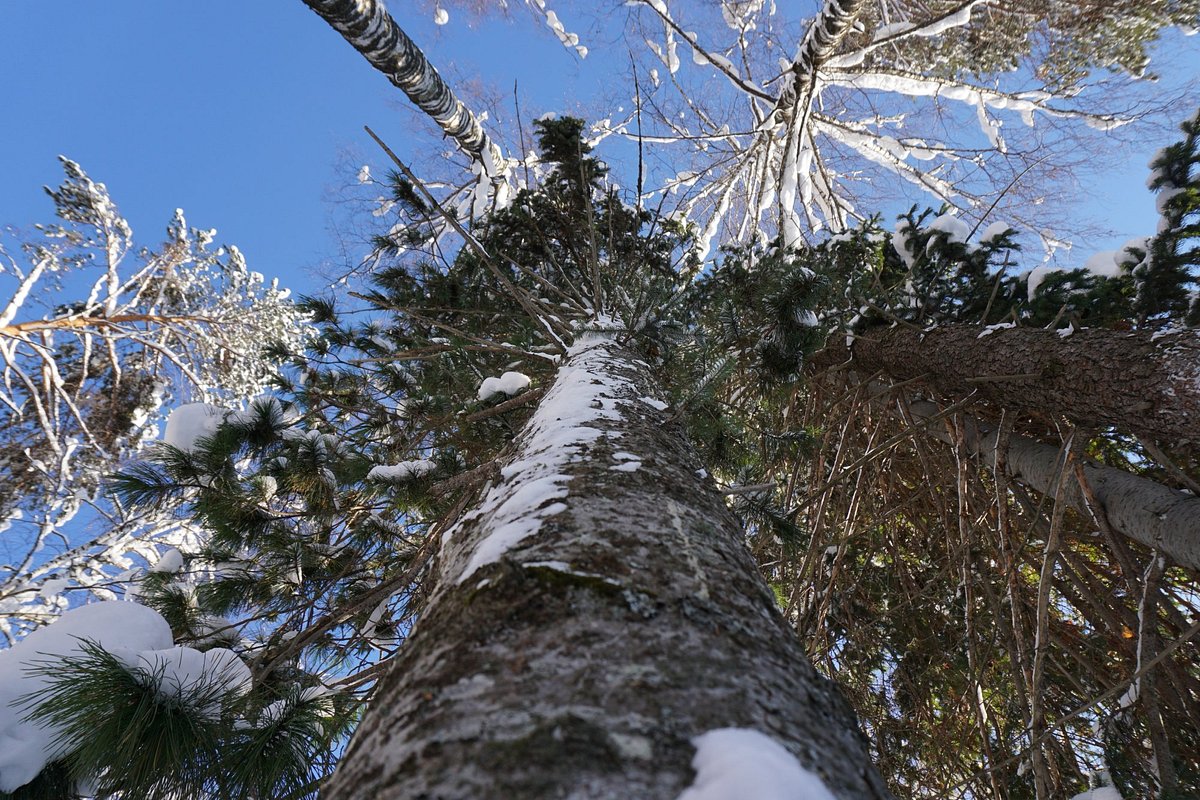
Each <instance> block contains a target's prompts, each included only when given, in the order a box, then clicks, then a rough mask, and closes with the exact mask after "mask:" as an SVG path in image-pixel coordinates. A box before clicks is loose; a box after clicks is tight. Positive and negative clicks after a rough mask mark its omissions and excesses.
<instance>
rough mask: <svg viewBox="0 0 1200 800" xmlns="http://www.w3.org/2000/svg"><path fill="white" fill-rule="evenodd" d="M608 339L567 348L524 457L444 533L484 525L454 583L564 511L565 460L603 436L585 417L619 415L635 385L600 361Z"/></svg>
mask: <svg viewBox="0 0 1200 800" xmlns="http://www.w3.org/2000/svg"><path fill="white" fill-rule="evenodd" d="M607 342H609V337H608V336H597V335H584V336H581V337H580V340H579V341H578V342H577V343H576V344H575V345H574V346H572V348H571V349H570V351H569V352H568V356H567V362H566V364H564V365H563V366H562V367H561V368H560V369H559V371H558V377H557V378H556V380H555V382H554V385H553V386H552V387H551V388H550V390H549V391H548V392H547V393H546V396H545V398H543V400H542V402H541V403H540V404H539V405H538V409H537V411H536V412H534V415H533V417H532V418H531V419H530V420H529V424H528V425H527V427H526V428H525V431H524V432H523V434H522V435H523V436H524V437H526V439H527V443H526V446H525V447H523V448H522V454H523V456H524V457H523V458H521V459H520V460H518V461H515V462H513V463H511V464H509V465H508V466H506V467H504V468H503V469H502V470H501V471H500V474H501V478H502V480H501V482H500V483H499V484H497V485H495V486H493V487H491V488H490V489H489V490H488V493H487V496H486V497H485V498H484V501H483V503H482V504H481V505H480V506H479V508H478V510H476V511H474V512H472V513H470V514H468V515H467V516H466V517H464V518H463V520H462V521H461V522H459V523H458V524H457V525H456V526H455V527H454V528H453V529H451V530H450V531H447V534H446V539H445V542H446V543H449V542H451V541H453V539H454V537H455V535H456V533H457V532H458V531H459V530H460V529H461V527H462V525H463V524H464V523H466V522H469V521H471V520H474V519H478V518H482V519H483V520H484V522H483V525H484V526H486V530H487V535H486V536H485V537H484V538H483V540H482V541H480V542H479V543H478V544H477V545H476V546H475V548H474V552H473V553H472V554H471V556H470V558H469V559H468V560H467V563H466V566H465V567H464V568H463V569H462V571H461V572H460V573H459V575H458V578H457V580H456V582H457V583H460V584H461V583H462V582H463V581H465V580H467V579H468V578H470V577H471V576H472V575H473V574H475V571H476V570H478V569H479V568H480V567H482V566H484V565H485V564H491V563H493V562H495V561H498V560H499V559H500V558H501V557H502V556H504V554H505V553H507V552H508V551H510V550H512V549H513V548H514V547H516V546H518V545H519V544H520V543H521V542H523V541H525V540H526V539H528V538H529V537H531V536H533V535H534V534H535V533H537V532H538V530H540V529H541V526H542V521H543V520H545V519H546V518H548V517H552V516H554V515H555V514H559V513H562V512H563V511H565V510H566V508H567V506H566V504H565V503H563V502H562V500H564V499H565V498H566V497H567V482H568V480H569V478H568V476H567V475H566V473H565V467H566V465H567V464H570V463H571V462H573V461H578V460H579V459H581V458H582V457H583V451H584V448H585V446H586V445H588V444H590V443H591V442H594V441H596V440H597V439H600V438H601V437H603V436H604V432H603V431H601V430H599V429H598V428H595V427H592V425H591V423H594V422H597V421H599V420H612V419H618V418H620V412H619V411H618V410H617V408H616V401H617V398H619V397H628V396H630V395H631V393H632V391H633V387H632V384H630V383H629V382H628V381H626V380H624V379H622V378H619V377H613V370H612V369H611V368H610V367H609V366H608V365H607V364H605V363H604V362H605V361H607V360H610V359H611V358H612V355H611V354H610V353H609V352H608V348H607V347H606V346H605V344H606V343H607ZM522 377H523V376H522ZM481 394H482V388H481Z"/></svg>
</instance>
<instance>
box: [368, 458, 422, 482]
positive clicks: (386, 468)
mask: <svg viewBox="0 0 1200 800" xmlns="http://www.w3.org/2000/svg"><path fill="white" fill-rule="evenodd" d="M436 468H437V465H436V464H434V463H433V462H432V461H430V460H429V459H427V458H420V459H417V460H415V461H401V462H400V463H399V464H380V465H378V466H375V467H371V471H370V472H368V473H367V480H374V481H389V482H393V483H402V482H404V481H411V480H414V479H416V478H421V477H424V476H425V475H428V474H429V473H431V472H433V471H434V469H436Z"/></svg>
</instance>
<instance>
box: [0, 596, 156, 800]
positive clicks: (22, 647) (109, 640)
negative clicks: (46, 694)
mask: <svg viewBox="0 0 1200 800" xmlns="http://www.w3.org/2000/svg"><path fill="white" fill-rule="evenodd" d="M83 638H87V639H88V640H90V641H93V642H95V643H97V644H98V645H100V646H101V647H103V648H105V649H109V650H111V649H117V648H126V649H128V650H133V651H138V650H157V649H160V648H167V647H170V646H171V641H172V638H171V626H170V625H168V624H167V622H166V620H164V619H163V618H162V617H161V616H160V615H159V614H158V612H157V611H154V610H153V609H151V608H147V607H146V606H140V605H137V604H136V603H127V602H124V601H120V600H110V601H106V602H102V603H93V604H91V605H86V606H80V607H78V608H73V609H71V610H69V611H67V612H66V613H64V614H63V615H62V616H61V617H59V619H58V621H56V622H54V623H53V624H50V625H47V626H45V627H43V628H38V629H37V630H35V631H34V632H33V633H31V634H29V635H28V636H26V637H25V638H24V639H22V640H21V641H20V642H17V644H16V645H15V646H14V647H12V648H10V649H8V650H0V792H15V791H16V790H17V789H18V788H20V787H21V786H24V785H25V784H27V783H29V781H31V780H33V779H34V778H35V777H37V774H38V773H39V772H41V771H42V768H43V767H45V766H46V764H48V763H49V762H51V761H53V760H54V759H55V758H57V757H59V756H60V755H62V752H61V751H60V750H59V749H58V748H56V747H55V746H54V744H53V740H54V737H55V733H56V731H55V729H53V728H47V727H44V726H43V725H41V724H40V723H37V722H27V721H25V720H24V719H23V716H24V714H25V713H27V708H26V706H24V705H23V704H22V701H23V698H25V697H26V696H28V695H29V694H31V693H33V692H37V691H39V690H41V689H43V688H44V687H45V685H46V679H45V677H43V676H42V675H41V674H40V673H38V672H35V671H33V670H35V669H36V668H37V667H39V666H45V665H52V664H54V663H56V662H61V661H62V660H63V659H64V658H70V657H73V656H78V655H80V654H81V652H82V651H81V649H80V641H81V639H83Z"/></svg>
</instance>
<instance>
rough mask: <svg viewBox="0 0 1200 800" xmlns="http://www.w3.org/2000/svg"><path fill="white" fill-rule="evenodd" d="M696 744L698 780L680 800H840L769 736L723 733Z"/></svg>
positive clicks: (745, 730)
mask: <svg viewBox="0 0 1200 800" xmlns="http://www.w3.org/2000/svg"><path fill="white" fill-rule="evenodd" d="M692 744H693V745H694V746H695V747H696V755H695V756H693V757H692V768H693V769H694V770H696V779H695V780H694V781H693V782H692V785H691V786H690V787H688V788H687V789H685V790H684V792H683V794H681V795H679V797H678V798H677V800H743V798H754V800H835V798H834V796H833V794H832V793H831V792H830V791H829V789H828V788H826V786H825V782H824V781H822V780H821V779H820V777H818V776H817V775H816V774H814V773H812V772H809V771H808V770H807V769H805V768H804V767H802V766H801V765H800V762H799V761H797V760H796V757H795V756H794V755H792V754H791V753H790V752H789V751H788V750H787V749H786V748H785V747H784V746H783V745H781V744H780V743H779V742H777V741H776V740H775V739H773V738H771V737H770V736H767V735H766V734H765V733H760V732H758V731H756V730H751V729H750V728H719V729H717V730H712V731H708V732H707V733H704V734H701V735H700V736H697V737H695V738H694V739H692Z"/></svg>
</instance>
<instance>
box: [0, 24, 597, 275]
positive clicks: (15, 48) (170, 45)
mask: <svg viewBox="0 0 1200 800" xmlns="http://www.w3.org/2000/svg"><path fill="white" fill-rule="evenodd" d="M4 5H5V7H4V9H3V11H2V12H0V75H4V76H5V80H4V83H3V88H2V89H0V98H2V101H0V107H2V108H3V109H4V121H3V123H2V124H0V224H12V225H18V226H22V227H27V226H29V225H31V224H33V223H36V222H50V221H52V213H53V206H52V204H51V203H50V200H49V198H47V197H46V196H45V194H44V193H43V192H42V190H41V187H42V186H43V185H51V186H55V185H57V184H58V183H59V182H60V180H61V176H62V173H61V170H60V168H59V165H58V161H57V156H58V155H59V154H60V153H61V154H63V155H66V156H68V157H69V158H71V159H73V160H75V161H77V162H79V163H80V164H81V165H82V166H83V168H84V169H85V170H87V171H88V173H89V175H91V177H92V178H93V179H96V180H101V181H103V182H105V183H106V184H107V185H108V188H109V191H110V192H111V193H112V194H113V197H114V199H115V200H116V201H117V203H118V204H119V205H120V207H121V209H122V211H123V212H124V213H125V215H126V216H127V217H128V218H129V219H130V222H131V223H132V225H133V226H134V232H135V234H136V236H137V238H138V239H139V241H140V242H141V243H143V244H157V243H158V242H160V241H161V239H162V237H163V232H164V230H165V227H166V224H167V223H168V222H169V221H170V218H171V214H172V212H173V210H174V209H175V208H176V207H180V208H183V209H184V211H185V212H186V214H187V217H188V221H189V222H190V223H191V224H193V225H196V226H198V227H203V228H209V227H215V228H217V229H218V233H219V237H218V238H219V241H222V242H228V243H233V244H237V245H238V246H239V247H241V249H242V250H243V252H244V253H245V254H246V256H247V259H248V260H249V262H250V265H251V268H253V269H256V270H258V271H260V272H263V273H265V274H266V275H267V276H268V277H280V278H281V279H282V280H281V282H282V283H284V285H291V286H296V287H297V288H301V289H306V288H307V289H309V290H311V289H312V287H313V284H311V283H310V282H309V280H308V278H307V277H306V275H305V271H306V270H308V269H309V268H311V267H314V266H317V265H318V264H319V263H320V262H321V261H322V259H324V258H328V257H332V258H337V257H339V256H338V245H337V244H336V242H335V240H334V239H333V237H331V236H330V233H329V231H328V219H329V216H330V213H331V211H333V210H334V209H333V208H332V206H331V205H330V203H329V202H327V201H326V199H325V198H326V197H327V196H328V195H329V194H330V193H333V192H336V190H337V189H338V188H339V187H342V186H344V185H346V184H347V183H348V182H352V181H353V179H354V168H353V165H354V164H355V163H356V162H357V163H361V162H363V161H365V160H370V161H373V162H374V163H379V161H380V159H379V158H378V157H377V156H376V154H375V152H374V150H373V145H370V144H369V142H368V140H367V139H366V136H365V134H364V133H363V131H362V126H363V125H365V124H366V125H370V126H371V127H372V128H373V129H375V130H376V131H378V132H379V133H381V135H383V136H384V138H385V139H387V140H388V141H389V142H390V143H391V144H392V145H393V146H394V147H395V148H396V149H397V150H398V151H399V152H401V154H402V155H408V154H409V153H410V152H411V146H412V145H411V141H410V138H411V137H407V136H406V132H405V126H406V125H409V124H411V123H412V119H413V118H412V117H411V116H410V115H408V114H405V113H403V112H402V110H401V108H400V105H401V104H402V103H403V102H404V97H403V95H401V94H400V92H399V91H398V90H396V89H394V88H393V87H392V86H391V85H390V84H388V82H387V81H386V79H384V78H383V77H382V76H381V75H379V74H378V73H376V72H375V71H374V70H373V69H372V68H371V67H370V66H369V65H368V64H367V63H366V61H364V60H363V58H362V57H361V56H359V55H358V54H357V53H356V52H354V51H353V49H351V47H350V46H349V45H348V44H346V42H345V41H343V40H342V38H341V37H340V36H338V35H337V34H336V33H335V32H334V31H333V30H332V29H331V28H329V26H328V25H326V24H325V23H324V21H322V20H321V19H320V18H319V17H317V16H316V15H315V14H313V13H312V12H311V11H309V10H308V9H307V8H306V7H305V6H304V5H303V4H302V3H301V2H299V0H269V1H268V0H190V1H188V2H185V1H184V0H157V1H156V2H147V0H138V1H137V2H135V1H134V0H103V2H97V0H59V1H58V2H51V3H40V2H38V3H35V2H19V3H5V4H4ZM406 5H407V4H406V3H397V2H393V3H392V7H394V8H395V9H397V10H398V11H400V12H401V13H403V11H404V10H405V6H406ZM401 22H402V24H403V25H404V26H405V28H406V30H408V31H409V32H410V33H411V34H412V35H413V36H414V37H415V38H417V39H418V41H419V42H420V43H421V44H422V46H423V47H424V48H425V49H426V51H427V53H428V55H429V56H430V58H431V59H433V60H434V61H435V63H437V64H438V66H439V67H440V68H442V70H443V72H444V73H446V74H447V75H448V76H450V75H454V76H455V77H457V78H459V79H460V80H470V79H474V78H476V77H478V76H477V75H476V74H474V73H473V71H474V70H478V69H480V68H489V67H494V66H495V65H496V63H497V62H496V58H495V54H496V52H497V51H498V49H499V45H502V44H503V43H504V42H506V41H507V40H509V39H511V37H513V36H516V35H520V36H522V38H523V39H528V40H529V41H527V42H523V44H522V47H521V48H519V49H512V50H509V51H508V52H506V53H505V55H504V58H503V62H502V72H500V73H497V75H496V83H497V84H498V85H499V86H501V87H503V91H506V92H507V94H508V95H509V96H511V92H512V85H513V81H514V80H520V82H521V83H520V85H521V87H522V94H524V93H525V91H526V90H527V89H533V88H536V87H537V86H540V87H541V89H542V90H547V89H548V88H549V85H548V84H543V81H544V80H545V79H546V78H548V77H553V78H554V82H555V83H566V84H570V83H572V82H573V81H575V80H577V79H578V70H577V65H578V63H579V62H578V59H577V58H573V57H572V56H571V55H570V54H568V53H567V52H566V51H565V50H564V49H563V48H562V46H561V45H560V44H559V43H558V42H557V41H556V40H554V39H553V38H551V37H550V36H548V35H541V33H540V32H537V31H536V28H535V27H534V24H533V21H532V20H531V19H529V18H528V17H527V16H525V15H523V16H519V17H518V18H517V19H514V20H513V21H512V22H511V23H509V22H504V21H494V22H487V23H485V24H484V25H483V26H482V27H481V28H478V29H468V28H467V26H466V24H465V22H464V21H463V20H461V19H457V18H452V19H451V23H450V25H448V26H446V28H438V27H436V26H435V25H434V24H433V23H432V14H431V13H425V12H424V11H422V12H421V13H420V14H419V15H417V14H413V15H412V16H409V17H406V18H402V19H401ZM531 33H536V34H537V35H531ZM451 45H453V47H452V46H451ZM543 110H544V109H543ZM523 113H524V112H523ZM530 113H536V111H535V110H534V109H530ZM406 151H408V152H406ZM339 163H340V167H339Z"/></svg>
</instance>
